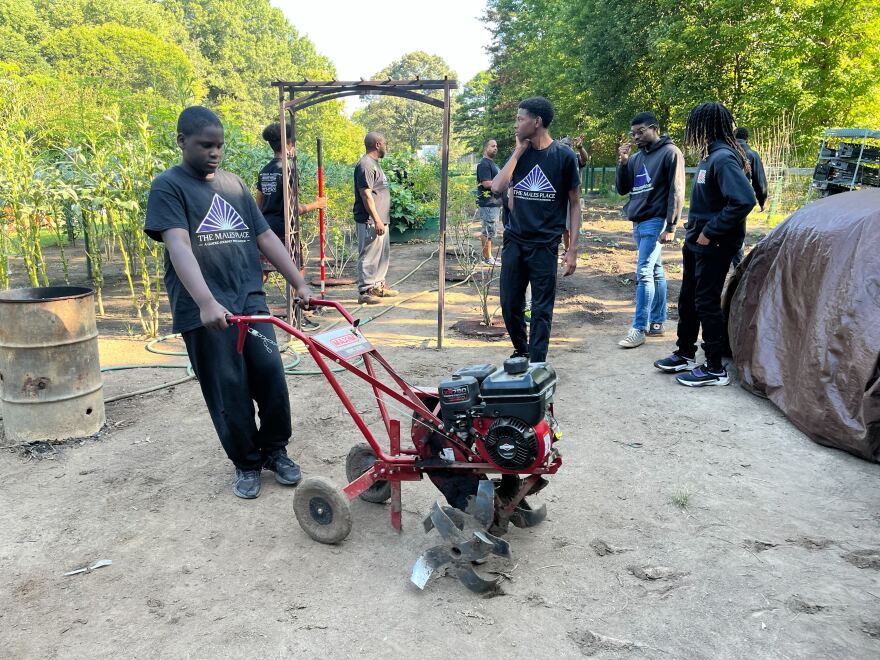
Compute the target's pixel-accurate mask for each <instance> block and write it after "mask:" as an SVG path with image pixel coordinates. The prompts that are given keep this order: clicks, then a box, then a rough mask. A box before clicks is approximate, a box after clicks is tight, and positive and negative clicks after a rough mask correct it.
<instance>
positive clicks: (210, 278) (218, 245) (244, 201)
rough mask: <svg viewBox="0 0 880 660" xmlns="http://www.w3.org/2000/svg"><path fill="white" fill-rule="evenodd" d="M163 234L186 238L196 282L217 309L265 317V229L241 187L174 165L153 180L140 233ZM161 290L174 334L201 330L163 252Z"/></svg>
mask: <svg viewBox="0 0 880 660" xmlns="http://www.w3.org/2000/svg"><path fill="white" fill-rule="evenodd" d="M168 229H184V230H186V231H188V232H189V237H190V242H191V243H192V251H193V254H194V255H195V258H196V261H197V262H198V264H199V269H200V270H201V271H202V276H203V277H204V278H205V282H206V283H207V285H208V288H209V289H210V290H211V293H212V294H213V296H214V298H215V299H216V300H217V302H218V303H220V304H221V305H223V306H224V307H225V308H226V309H228V310H229V311H230V312H232V313H233V314H267V313H268V309H267V307H266V296H265V294H264V293H263V283H262V269H261V268H260V251H259V248H258V247H257V236H259V235H260V234H262V233H263V232H264V231H267V230H268V229H269V225H268V224H267V223H266V220H265V219H264V218H263V216H262V214H261V213H260V211H259V209H258V208H257V204H256V202H255V201H254V198H253V196H252V195H251V193H250V191H249V190H248V189H247V187H246V186H245V185H244V182H243V181H242V180H241V179H239V178H238V177H237V176H235V175H234V174H231V173H229V172H223V171H217V172H216V173H215V174H214V177H213V178H212V179H210V180H208V179H201V178H198V177H197V176H195V175H193V174H190V173H189V172H188V171H187V170H186V169H184V168H183V167H182V166H180V165H175V166H174V167H172V168H171V169H169V170H166V171H165V172H163V173H162V174H160V175H159V176H157V177H156V179H155V180H154V181H153V185H152V187H151V188H150V197H149V199H148V201H147V220H146V223H145V225H144V231H145V232H146V233H147V235H148V236H149V237H150V238H152V239H154V240H157V241H161V240H162V232H163V231H166V230H168ZM165 288H166V290H167V291H168V298H169V300H170V301H171V315H172V318H173V320H174V324H173V331H174V332H187V331H188V330H194V329H195V328H198V327H200V326H201V325H202V321H201V317H200V315H199V307H198V305H197V304H196V303H195V301H194V300H193V299H192V297H191V296H190V295H189V292H188V291H187V290H186V288H185V287H184V286H183V283H182V282H181V281H180V278H179V277H178V276H177V273H176V272H175V271H174V264H172V263H171V257H170V255H169V253H168V251H167V250H166V251H165Z"/></svg>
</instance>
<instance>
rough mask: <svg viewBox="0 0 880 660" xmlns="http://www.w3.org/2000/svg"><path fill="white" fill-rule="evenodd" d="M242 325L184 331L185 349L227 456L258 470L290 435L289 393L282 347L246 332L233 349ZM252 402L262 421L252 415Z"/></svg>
mask: <svg viewBox="0 0 880 660" xmlns="http://www.w3.org/2000/svg"><path fill="white" fill-rule="evenodd" d="M253 327H254V329H256V330H257V331H259V332H260V333H261V334H263V335H265V336H266V337H268V338H269V339H271V340H272V341H275V328H274V327H273V326H272V325H271V324H269V323H257V324H255V325H254V326H253ZM237 340H238V328H235V327H231V328H229V329H228V330H208V329H207V328H204V327H202V328H197V329H196V330H191V331H189V332H184V333H183V341H184V343H185V344H186V352H187V353H188V354H189V359H190V362H191V363H192V366H193V370H194V371H195V374H196V377H198V379H199V385H200V386H201V388H202V395H203V396H204V397H205V403H206V404H207V405H208V412H209V413H210V414H211V421H213V422H214V429H215V430H216V431H217V435H218V436H219V437H220V443H221V444H222V445H223V449H224V450H225V451H226V455H227V456H228V457H229V460H230V461H232V462H233V463H234V464H235V467H237V468H240V469H242V470H256V469H260V468H261V467H262V465H263V460H264V459H265V458H266V456H268V455H269V454H270V453H271V452H273V451H275V450H277V449H284V448H285V447H286V446H287V442H288V440H289V439H290V433H291V425H290V399H289V398H288V394H287V382H286V381H285V379H284V367H283V366H282V364H281V355H279V353H278V348H277V347H276V346H272V345H271V344H269V345H268V346H269V349H270V350H267V349H266V345H265V344H264V342H263V341H262V340H261V339H260V338H258V337H254V336H253V335H250V334H249V335H248V336H247V340H246V341H245V343H244V351H243V352H242V353H241V354H239V353H238V352H237V351H236V350H235V344H236V341H237ZM254 402H256V404H257V410H258V411H259V414H260V426H259V428H257V424H256V421H255V420H254Z"/></svg>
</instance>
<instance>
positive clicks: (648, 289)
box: [633, 218, 666, 332]
mask: <svg viewBox="0 0 880 660" xmlns="http://www.w3.org/2000/svg"><path fill="white" fill-rule="evenodd" d="M665 228H666V219H665V218H651V219H650V220H643V221H642V222H634V223H633V240H634V241H635V243H636V247H637V248H638V251H639V257H638V263H637V265H636V277H637V278H638V284H637V285H636V316H635V320H633V327H634V328H636V329H637V330H642V331H643V332H644V331H645V330H646V329H647V328H648V325H649V324H650V323H664V322H665V321H666V274H665V273H664V272H663V258H662V256H661V252H662V251H663V246H662V245H660V243H658V242H657V240H658V239H659V238H660V234H662V233H663V230H664V229H665Z"/></svg>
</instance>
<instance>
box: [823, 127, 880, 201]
mask: <svg viewBox="0 0 880 660" xmlns="http://www.w3.org/2000/svg"><path fill="white" fill-rule="evenodd" d="M862 186H874V187H880V131H871V130H868V129H865V128H829V129H826V130H825V136H824V137H823V138H822V146H821V147H820V149H819V157H818V159H817V161H816V168H815V170H813V182H812V184H811V185H810V192H809V195H808V197H807V201H809V200H810V198H812V197H827V196H828V195H835V194H837V193H841V192H846V191H848V190H855V189H857V188H860V187H862Z"/></svg>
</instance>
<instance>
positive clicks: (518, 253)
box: [500, 235, 559, 362]
mask: <svg viewBox="0 0 880 660" xmlns="http://www.w3.org/2000/svg"><path fill="white" fill-rule="evenodd" d="M558 250H559V246H558V245H557V244H556V243H553V244H550V245H541V246H530V245H524V244H522V243H519V242H517V241H515V240H513V239H511V238H508V237H507V236H506V235H505V237H504V248H503V250H502V253H501V254H502V261H501V283H500V286H501V314H502V316H504V325H505V326H506V327H507V334H509V335H510V341H511V343H512V344H513V349H514V350H515V351H517V352H518V353H523V354H526V353H527V354H528V356H529V360H530V361H531V362H544V361H545V360H546V359H547V349H548V347H549V345H550V326H551V324H552V323H553V303H554V302H555V301H556V266H557V259H558V254H557V252H558ZM529 284H531V285H532V322H531V325H530V327H529V332H528V335H527V334H526V316H525V307H526V287H527V286H528V285H529Z"/></svg>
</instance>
